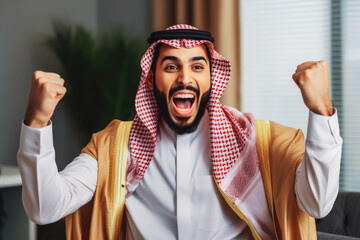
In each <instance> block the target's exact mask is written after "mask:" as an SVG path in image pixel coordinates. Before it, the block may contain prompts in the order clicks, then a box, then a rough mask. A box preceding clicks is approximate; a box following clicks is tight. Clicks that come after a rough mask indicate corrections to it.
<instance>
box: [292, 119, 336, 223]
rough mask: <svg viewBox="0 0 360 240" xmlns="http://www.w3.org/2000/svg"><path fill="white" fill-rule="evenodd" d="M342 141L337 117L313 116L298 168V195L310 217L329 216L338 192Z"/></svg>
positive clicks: (296, 188)
mask: <svg viewBox="0 0 360 240" xmlns="http://www.w3.org/2000/svg"><path fill="white" fill-rule="evenodd" d="M341 149H342V139H341V137H340V135H339V127H338V120H337V114H336V113H335V114H334V115H333V116H332V117H330V118H329V117H324V116H320V115H317V114H314V113H310V116H309V125H308V132H307V139H306V143H305V154H304V158H303V161H302V162H301V163H300V165H299V166H298V168H297V171H296V181H295V193H296V197H297V202H298V205H299V206H300V208H301V209H302V210H303V211H305V212H306V213H308V214H309V215H311V216H313V217H316V218H322V217H324V216H326V215H327V214H328V213H329V212H330V210H331V209H332V206H333V204H334V202H335V199H336V197H337V193H338V189H339V173H340V161H341Z"/></svg>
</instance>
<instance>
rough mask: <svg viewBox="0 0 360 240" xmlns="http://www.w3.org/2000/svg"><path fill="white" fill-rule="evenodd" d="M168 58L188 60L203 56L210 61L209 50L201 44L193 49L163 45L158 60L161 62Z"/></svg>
mask: <svg viewBox="0 0 360 240" xmlns="http://www.w3.org/2000/svg"><path fill="white" fill-rule="evenodd" d="M166 56H174V57H177V58H179V59H180V60H187V59H189V58H192V57H195V56H202V57H204V58H205V59H206V60H209V59H208V54H207V50H206V47H205V45H204V44H200V45H198V46H196V47H193V48H185V47H181V48H175V47H172V46H169V45H167V44H163V45H161V46H160V50H159V58H158V60H160V61H161V60H162V59H163V58H164V57H166ZM208 62H209V61H208Z"/></svg>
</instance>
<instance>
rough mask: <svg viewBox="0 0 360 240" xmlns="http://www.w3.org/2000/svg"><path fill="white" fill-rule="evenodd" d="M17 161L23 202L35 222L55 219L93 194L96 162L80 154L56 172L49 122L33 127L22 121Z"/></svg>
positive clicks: (47, 221)
mask: <svg viewBox="0 0 360 240" xmlns="http://www.w3.org/2000/svg"><path fill="white" fill-rule="evenodd" d="M17 160H18V165H19V169H20V174H21V178H22V183H23V187H22V198H23V204H24V207H25V210H26V212H27V214H28V216H29V218H30V219H31V220H32V221H34V222H35V223H37V224H48V223H52V222H55V221H57V220H59V219H61V218H63V217H65V216H66V215H68V214H70V213H72V212H74V211H76V210H77V209H78V208H80V207H81V206H83V205H84V204H86V203H87V202H89V201H90V200H91V198H92V197H93V194H94V191H95V188H96V182H97V161H96V160H95V159H94V158H92V157H91V156H90V155H88V154H85V153H83V154H80V155H79V156H78V157H77V158H75V159H74V160H73V161H72V162H71V163H70V164H69V165H68V166H67V167H66V168H65V169H64V170H63V171H61V172H58V169H57V165H56V162H55V149H54V147H53V137H52V125H51V124H50V125H49V126H47V127H44V128H40V129H35V128H31V127H28V126H26V125H25V124H24V123H23V125H22V129H21V137H20V147H19V151H18V155H17Z"/></svg>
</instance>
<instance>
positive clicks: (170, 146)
mask: <svg viewBox="0 0 360 240" xmlns="http://www.w3.org/2000/svg"><path fill="white" fill-rule="evenodd" d="M206 124H208V122H207V121H206V122H204V121H202V123H201V125H200V126H199V128H198V130H197V131H196V132H194V133H191V134H186V135H182V136H176V135H174V134H173V133H172V132H171V130H169V129H168V128H167V126H166V125H165V124H164V123H162V124H160V125H161V127H160V129H159V132H160V134H159V135H158V139H157V142H158V143H160V144H161V145H163V146H164V147H161V148H159V147H157V148H156V151H155V155H154V159H153V161H152V163H151V164H150V166H149V169H148V170H147V172H146V174H145V175H144V179H143V180H142V181H141V182H140V184H139V186H138V188H137V189H136V191H135V192H134V193H133V195H132V196H130V197H129V198H128V199H127V201H126V208H127V210H126V214H127V217H128V226H127V228H128V230H130V232H129V235H128V237H131V235H132V236H133V237H135V238H136V239H138V238H141V237H144V238H150V239H151V238H152V236H153V237H154V238H156V239H189V238H199V239H211V238H213V239H220V238H222V239H224V238H227V237H228V238H234V237H236V236H237V237H243V239H250V238H251V235H250V232H249V229H248V227H247V226H246V225H245V223H243V222H242V221H241V220H239V219H238V218H237V217H236V216H235V215H234V213H233V212H232V211H231V210H229V207H228V206H227V205H226V203H224V200H223V199H222V197H221V196H220V195H219V193H218V191H217V190H216V187H215V185H214V182H213V181H212V177H211V155H210V154H211V145H210V138H209V135H208V128H206V127H205V128H203V126H206ZM204 129H205V130H206V131H205V130H204ZM199 133H201V134H199ZM204 133H205V134H204ZM205 135H207V136H208V137H204V136H205ZM206 139H207V140H206ZM305 144H306V151H305V155H304V159H303V162H302V163H301V164H300V165H299V167H298V168H297V172H296V183H295V186H294V187H295V192H296V195H297V201H298V205H299V206H300V208H301V209H303V210H304V211H305V212H307V213H308V214H309V215H311V216H314V217H322V216H324V215H326V214H327V213H328V212H329V211H330V210H331V207H332V204H333V202H334V201H335V199H336V195H337V194H336V193H337V191H338V179H339V171H340V158H341V145H342V139H341V137H340V135H339V127H338V121H337V114H336V113H335V114H334V115H333V116H332V117H325V116H320V115H317V114H314V113H311V112H310V115H309V124H308V133H307V140H306V143H305ZM184 149H186V150H184ZM195 160H196V161H195ZM18 162H19V167H20V171H21V174H22V179H23V202H24V206H25V209H26V211H27V213H28V215H29V217H30V218H31V219H32V220H33V221H35V222H36V223H39V224H46V223H50V222H54V221H56V220H58V219H60V218H62V217H64V216H66V215H68V214H70V213H72V212H74V211H75V210H77V209H78V208H79V207H81V206H82V205H84V204H85V203H87V202H88V201H90V199H91V198H92V197H93V194H94V191H95V188H96V179H97V161H96V160H95V159H93V158H92V157H90V156H89V155H87V154H80V155H79V156H78V157H77V158H75V159H74V160H73V162H71V163H70V164H69V165H68V166H67V167H66V168H65V169H64V170H63V171H62V172H60V173H58V170H57V167H56V163H55V150H54V148H53V143H52V127H51V125H49V126H47V127H45V128H42V129H32V128H30V127H27V126H25V125H24V124H23V126H22V133H21V140H20V149H19V153H18ZM148 180H150V182H149V181H148ZM144 195H145V196H146V197H144ZM200 203H201V204H200ZM207 206H210V208H208V207H207ZM136 209H142V210H141V211H137V210H136ZM209 209H211V210H209ZM268 221H272V220H271V219H267V220H265V222H268ZM154 226H156V227H154ZM214 229H216V230H217V231H212V230H214ZM154 234H158V235H156V236H155V235H154ZM157 236H160V238H159V237H157Z"/></svg>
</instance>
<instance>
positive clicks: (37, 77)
mask: <svg viewBox="0 0 360 240" xmlns="http://www.w3.org/2000/svg"><path fill="white" fill-rule="evenodd" d="M41 75H42V71H39V70H37V71H35V72H33V75H32V78H33V79H35V80H38V79H39V78H40V77H41Z"/></svg>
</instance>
